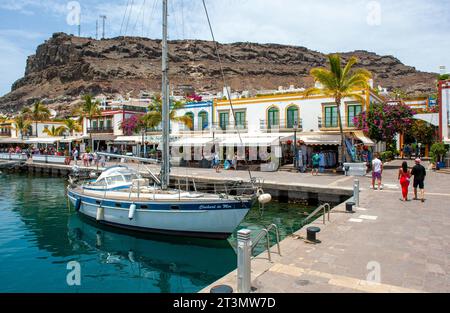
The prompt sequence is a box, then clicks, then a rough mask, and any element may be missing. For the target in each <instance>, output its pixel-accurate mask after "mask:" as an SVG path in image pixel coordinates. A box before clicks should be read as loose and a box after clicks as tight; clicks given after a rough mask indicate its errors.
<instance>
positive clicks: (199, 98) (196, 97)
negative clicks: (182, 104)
mask: <svg viewBox="0 0 450 313" xmlns="http://www.w3.org/2000/svg"><path fill="white" fill-rule="evenodd" d="M186 100H187V101H189V102H201V101H202V100H203V98H202V96H199V95H197V94H196V93H193V94H192V95H189V96H187V97H186Z"/></svg>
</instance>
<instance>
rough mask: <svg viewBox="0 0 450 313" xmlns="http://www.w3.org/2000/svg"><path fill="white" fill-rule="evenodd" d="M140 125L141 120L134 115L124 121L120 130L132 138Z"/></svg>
mask: <svg viewBox="0 0 450 313" xmlns="http://www.w3.org/2000/svg"><path fill="white" fill-rule="evenodd" d="M138 125H139V119H138V118H137V117H136V116H135V115H132V116H130V117H129V118H126V119H124V120H123V121H122V123H121V124H120V129H122V130H123V132H124V134H125V135H126V136H131V135H133V134H134V133H135V132H136V131H137V129H138Z"/></svg>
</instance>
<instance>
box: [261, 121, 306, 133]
mask: <svg viewBox="0 0 450 313" xmlns="http://www.w3.org/2000/svg"><path fill="white" fill-rule="evenodd" d="M260 129H261V131H263V132H267V131H275V130H276V131H280V132H293V131H294V123H293V122H292V121H291V120H289V121H287V120H279V121H275V122H274V123H272V124H271V125H269V123H268V122H267V121H266V120H260ZM302 129H303V121H302V119H300V120H299V123H298V125H297V131H302Z"/></svg>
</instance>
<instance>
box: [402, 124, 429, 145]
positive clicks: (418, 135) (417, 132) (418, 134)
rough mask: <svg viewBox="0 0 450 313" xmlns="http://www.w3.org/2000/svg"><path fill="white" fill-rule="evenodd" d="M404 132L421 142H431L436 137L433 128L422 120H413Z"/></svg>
mask: <svg viewBox="0 0 450 313" xmlns="http://www.w3.org/2000/svg"><path fill="white" fill-rule="evenodd" d="M406 133H407V134H409V135H410V136H411V137H413V138H415V139H416V140H417V142H420V143H423V144H431V143H433V142H434V140H435V137H436V130H435V128H434V127H433V126H432V125H430V124H428V123H427V122H425V121H422V120H415V121H414V122H413V123H412V126H411V128H408V129H407V131H406Z"/></svg>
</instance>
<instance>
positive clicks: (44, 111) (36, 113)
mask: <svg viewBox="0 0 450 313" xmlns="http://www.w3.org/2000/svg"><path fill="white" fill-rule="evenodd" d="M22 114H25V117H27V118H28V119H30V120H32V121H34V123H35V126H36V137H39V132H38V122H39V121H43V120H46V119H48V118H50V110H49V109H48V108H47V107H46V106H45V105H44V104H43V103H42V102H40V101H37V102H35V103H34V104H33V105H32V106H31V107H28V108H24V109H23V110H22Z"/></svg>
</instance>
